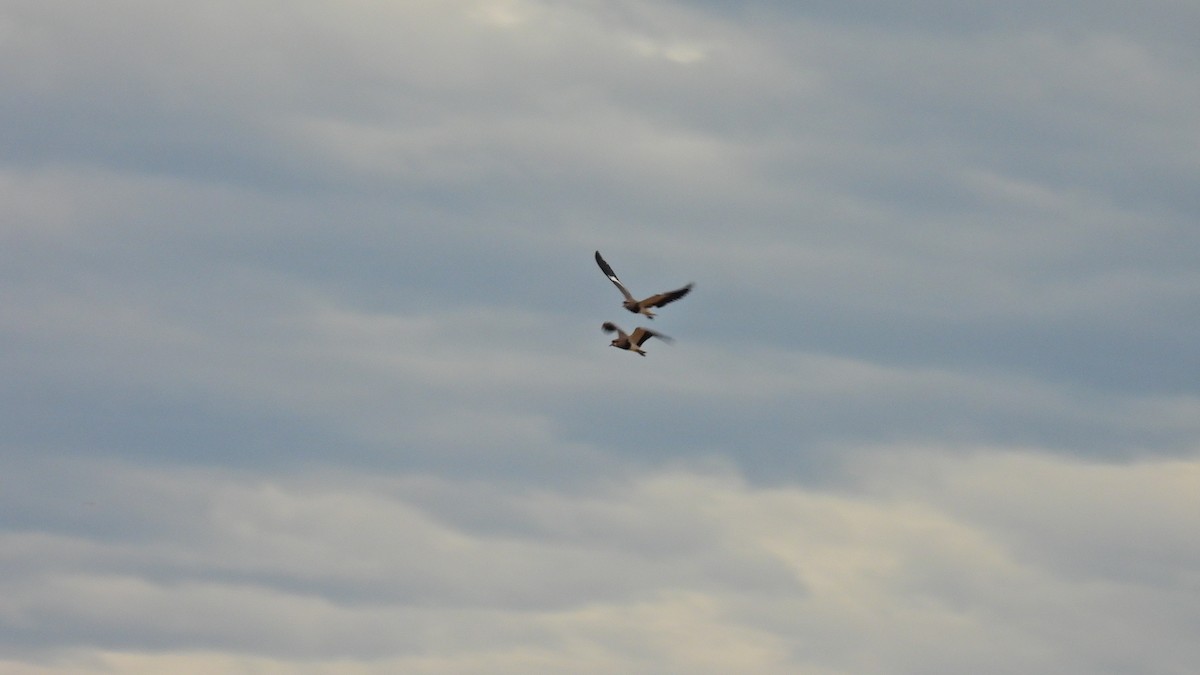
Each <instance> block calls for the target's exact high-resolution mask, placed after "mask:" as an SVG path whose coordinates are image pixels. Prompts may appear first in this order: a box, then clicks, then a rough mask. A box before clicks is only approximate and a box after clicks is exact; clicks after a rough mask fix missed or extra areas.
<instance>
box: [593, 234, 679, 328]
mask: <svg viewBox="0 0 1200 675" xmlns="http://www.w3.org/2000/svg"><path fill="white" fill-rule="evenodd" d="M596 264H597V265H599V266H600V271H601V272H604V276H606V277H608V280H609V281H611V282H613V285H614V286H616V287H617V290H618V291H621V295H623V296H625V302H623V303H621V306H622V307H624V308H625V309H627V310H629V311H631V312H633V313H634V314H642V315H644V316H646V317H647V318H649V319H653V318H654V312H651V311H650V308H651V307H662V306H663V305H666V304H669V303H672V302H675V301H676V300H678V299H680V298H682V297H683V296H685V295H687V294H688V293H689V292H690V291H691V290H692V284H688V285H687V286H684V287H683V288H677V289H675V290H673V291H667V292H666V293H659V294H658V295H652V296H650V297H648V298H646V299H644V300H638V299H636V298H634V297H633V294H632V293H630V292H629V289H628V288H625V284H622V283H621V280H620V279H618V278H617V275H616V273H615V272H613V270H612V267H609V265H608V263H607V262H605V261H604V258H602V257H601V256H600V251H596Z"/></svg>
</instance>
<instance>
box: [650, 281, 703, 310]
mask: <svg viewBox="0 0 1200 675" xmlns="http://www.w3.org/2000/svg"><path fill="white" fill-rule="evenodd" d="M691 291H692V284H688V285H687V286H684V287H683V288H676V289H675V290H673V291H667V292H666V293H659V294H658V295H652V296H650V297H648V298H646V299H645V300H643V301H642V302H641V304H642V305H643V306H645V307H662V306H663V305H668V304H670V303H672V302H675V301H676V300H678V299H680V298H682V297H683V296H685V295H687V294H688V293H690V292H691Z"/></svg>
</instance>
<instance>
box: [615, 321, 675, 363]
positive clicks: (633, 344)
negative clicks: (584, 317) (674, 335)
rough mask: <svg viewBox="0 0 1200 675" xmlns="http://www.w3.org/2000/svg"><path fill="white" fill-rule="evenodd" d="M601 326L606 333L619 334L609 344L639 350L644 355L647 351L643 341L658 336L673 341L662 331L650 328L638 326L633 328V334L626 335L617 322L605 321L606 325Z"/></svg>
mask: <svg viewBox="0 0 1200 675" xmlns="http://www.w3.org/2000/svg"><path fill="white" fill-rule="evenodd" d="M600 327H601V328H603V329H604V332H605V333H616V334H617V337H615V338H613V341H612V343H611V344H610V345H609V346H611V347H616V348H617V349H625V350H628V351H631V352H637V353H638V354H641V355H642V356H645V355H646V352H644V351H642V343H643V342H645V341H646V340H649V339H650V338H652V337H656V338H658V339H659V340H664V341H666V342H671V338H669V337H667V336H666V335H663V334H662V333H658V332H655V331H652V330H650V329H649V328H641V327H638V328H635V329H633V334H632V335H626V334H625V331H623V330H621V329H620V328H618V327H617V324H615V323H613V322H611V321H605V322H604V325H602V326H600Z"/></svg>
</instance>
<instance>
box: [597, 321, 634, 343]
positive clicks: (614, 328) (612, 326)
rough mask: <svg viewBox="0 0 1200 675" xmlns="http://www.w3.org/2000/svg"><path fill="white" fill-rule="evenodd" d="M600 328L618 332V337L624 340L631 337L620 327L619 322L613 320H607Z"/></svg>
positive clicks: (607, 331) (608, 331) (605, 330)
mask: <svg viewBox="0 0 1200 675" xmlns="http://www.w3.org/2000/svg"><path fill="white" fill-rule="evenodd" d="M600 328H601V330H603V331H604V332H605V333H616V334H617V337H619V338H621V339H622V340H628V339H629V336H628V335H626V334H625V331H623V330H621V329H620V328H618V327H617V324H615V323H613V322H611V321H605V322H604V323H603V324H601V325H600Z"/></svg>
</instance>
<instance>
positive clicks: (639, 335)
mask: <svg viewBox="0 0 1200 675" xmlns="http://www.w3.org/2000/svg"><path fill="white" fill-rule="evenodd" d="M652 337H656V338H658V339H659V340H663V341H664V342H673V340H672V339H671V338H669V337H667V336H666V335H663V334H662V333H659V332H658V331H653V330H650V329H649V328H642V327H638V328H635V329H634V331H633V335H630V336H629V341H630V342H632V343H633V344H635V345H637V346H638V347H641V346H642V343H643V342H645V341H646V340H649V339H650V338H652Z"/></svg>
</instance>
